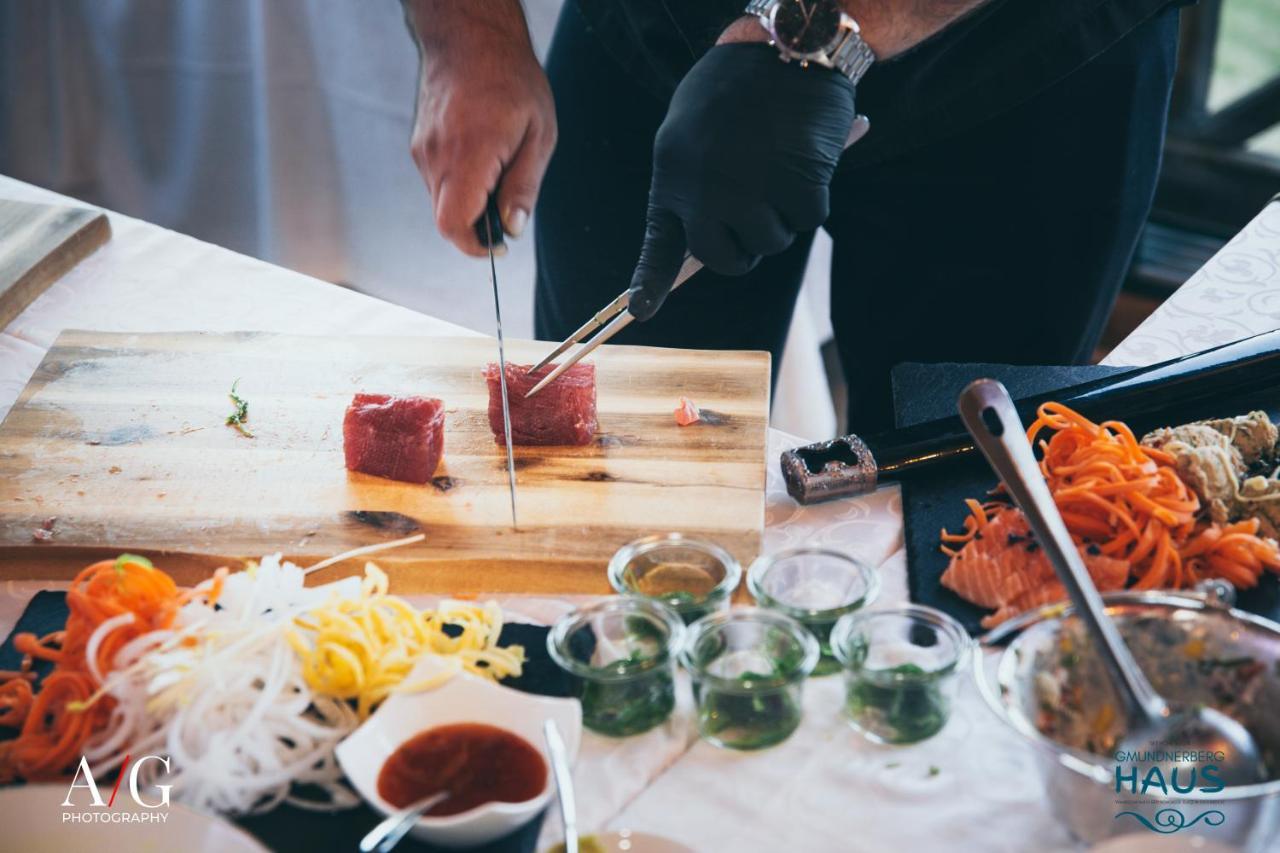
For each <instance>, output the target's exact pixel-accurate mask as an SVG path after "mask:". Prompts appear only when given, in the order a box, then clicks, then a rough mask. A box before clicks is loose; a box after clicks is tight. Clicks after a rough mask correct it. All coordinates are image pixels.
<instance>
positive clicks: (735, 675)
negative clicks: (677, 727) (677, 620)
mask: <svg viewBox="0 0 1280 853" xmlns="http://www.w3.org/2000/svg"><path fill="white" fill-rule="evenodd" d="M680 662H681V663H682V664H683V665H684V667H685V669H687V670H688V671H689V675H690V676H691V678H692V680H693V697H694V701H695V703H696V705H697V713H698V734H700V735H701V736H702V737H703V738H704V739H706V740H707V741H709V742H710V743H712V744H715V745H716V746H721V747H727V748H729V749H761V748H763V747H766V746H773V745H774V744H776V743H781V742H782V741H784V740H786V739H787V738H788V737H790V736H791V733H792V732H794V731H795V730H796V728H797V727H799V725H800V720H801V717H802V716H803V713H804V712H803V708H802V706H801V695H802V691H803V689H804V680H805V678H807V677H808V676H809V673H810V672H812V671H813V667H814V665H815V664H817V662H818V642H817V640H815V639H814V638H813V635H812V634H811V633H809V631H808V630H807V629H806V628H805V627H804V626H803V625H801V624H800V623H799V622H797V621H795V620H794V619H791V618H790V617H788V616H784V615H782V614H781V613H775V612H773V611H770V610H763V609H761V608H759V607H734V608H732V609H730V610H726V611H722V612H720V613H713V614H711V615H710V616H704V617H703V618H701V619H699V620H698V621H697V622H695V623H693V624H692V625H690V626H689V635H688V637H687V638H686V640H685V644H684V648H683V651H682V652H681V654H680Z"/></svg>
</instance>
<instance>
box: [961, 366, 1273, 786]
mask: <svg viewBox="0 0 1280 853" xmlns="http://www.w3.org/2000/svg"><path fill="white" fill-rule="evenodd" d="M959 407H960V417H961V419H962V420H963V421H964V424H965V427H966V428H967V429H968V430H969V433H970V434H971V435H972V436H973V439H974V441H975V442H976V443H977V445H978V447H979V448H980V449H981V450H982V453H983V455H984V456H986V457H987V461H988V462H990V463H991V467H992V468H994V469H995V471H996V473H997V474H999V475H1000V479H1001V480H1003V481H1004V484H1005V487H1006V488H1007V489H1008V490H1009V494H1011V495H1012V496H1013V500H1014V502H1015V503H1017V505H1018V508H1019V509H1021V510H1022V514H1023V515H1025V516H1026V518H1027V523H1028V524H1029V525H1030V526H1031V529H1032V531H1034V533H1035V535H1036V538H1037V539H1038V540H1039V544H1040V547H1042V548H1044V552H1045V555H1046V556H1047V557H1048V558H1049V562H1050V563H1052V564H1053V568H1054V570H1055V571H1056V572H1057V573H1058V578H1059V580H1061V581H1062V585H1063V586H1065V587H1066V588H1067V592H1068V593H1069V594H1070V596H1071V601H1072V603H1073V604H1074V605H1075V609H1076V613H1077V614H1078V615H1079V617H1080V620H1081V621H1082V622H1083V623H1084V626H1085V628H1086V629H1087V630H1088V632H1089V635H1090V636H1091V637H1092V639H1093V641H1094V643H1095V646H1096V648H1097V650H1098V653H1099V654H1100V655H1101V658H1102V662H1103V664H1104V665H1105V667H1106V669H1107V672H1108V673H1110V675H1111V683H1112V685H1113V686H1114V687H1115V690H1116V695H1117V696H1118V697H1119V699H1120V702H1121V704H1122V705H1123V706H1124V712H1125V716H1126V721H1127V723H1128V726H1127V732H1128V733H1127V734H1126V735H1125V737H1124V739H1123V740H1122V741H1121V742H1120V744H1119V745H1117V747H1116V750H1117V751H1136V752H1143V751H1147V752H1150V751H1164V752H1172V751H1177V752H1181V753H1184V754H1186V753H1195V752H1201V753H1203V752H1204V751H1209V752H1213V753H1215V754H1218V755H1220V756H1221V758H1223V759H1225V760H1216V761H1213V762H1212V763H1214V764H1216V765H1217V768H1218V775H1219V776H1220V777H1221V779H1222V782H1223V783H1224V784H1226V785H1232V786H1235V785H1252V784H1256V783H1259V782H1263V781H1266V779H1267V768H1266V765H1265V763H1264V762H1263V761H1262V757H1261V753H1260V752H1259V750H1258V745H1257V743H1256V742H1255V741H1254V739H1253V737H1252V736H1251V735H1250V734H1249V731H1248V730H1247V729H1246V728H1245V727H1244V726H1242V725H1240V724H1239V723H1238V722H1236V721H1235V720H1233V719H1231V718H1230V717H1228V716H1227V715H1226V714H1223V713H1221V712H1219V711H1215V710H1213V709H1212V708H1205V707H1192V708H1184V709H1179V710H1174V709H1173V708H1171V707H1170V706H1169V703H1168V702H1166V701H1165V700H1164V698H1163V697H1161V696H1160V694H1158V693H1156V691H1155V689H1154V688H1153V687H1152V686H1151V682H1150V681H1148V680H1147V677H1146V675H1144V674H1143V672H1142V670H1141V669H1140V668H1139V667H1138V663H1137V661H1135V660H1134V659H1133V655H1132V653H1131V652H1130V651H1129V648H1128V646H1126V645H1125V644H1124V640H1123V639H1121V637H1120V632H1119V631H1118V630H1117V629H1116V626H1115V623H1114V622H1112V621H1111V619H1110V617H1108V616H1107V612H1106V606H1105V605H1104V604H1103V602H1102V596H1100V595H1099V594H1098V590H1097V587H1095V586H1094V584H1093V578H1092V577H1090V576H1089V572H1088V570H1087V569H1086V568H1085V565H1084V560H1082V559H1081V557H1080V552H1079V551H1078V550H1077V549H1076V546H1075V544H1074V543H1073V542H1072V541H1071V534H1070V533H1069V532H1068V531H1067V526H1066V524H1065V523H1064V522H1063V520H1062V516H1061V515H1060V514H1059V513H1058V507H1057V505H1056V504H1055V503H1054V501H1053V496H1052V495H1051V494H1050V493H1049V487H1048V484H1046V483H1045V481H1044V476H1043V475H1042V474H1041V472H1040V467H1039V465H1037V464H1036V458H1035V452H1034V451H1033V450H1032V449H1031V443H1030V442H1028V441H1027V438H1026V432H1025V431H1024V430H1023V428H1022V421H1021V419H1020V418H1019V417H1018V412H1017V409H1016V408H1015V407H1014V404H1013V400H1012V399H1010V397H1009V392H1008V391H1006V390H1005V387H1004V386H1003V385H1001V384H1000V383H999V382H997V381H995V380H994V379H979V380H978V381H976V382H973V383H971V384H970V385H969V387H967V388H966V389H965V390H964V392H963V393H962V394H961V395H960V403H959ZM1135 763H1137V764H1147V763H1151V762H1135ZM1156 763H1159V764H1161V765H1163V766H1166V767H1171V768H1172V767H1178V766H1184V765H1185V766H1187V768H1188V770H1190V769H1192V768H1194V767H1196V766H1197V765H1202V764H1205V763H1208V762H1199V761H1195V760H1191V761H1185V762H1173V761H1169V762H1156ZM1183 778H1184V779H1185V778H1186V777H1185V776H1184V777H1183Z"/></svg>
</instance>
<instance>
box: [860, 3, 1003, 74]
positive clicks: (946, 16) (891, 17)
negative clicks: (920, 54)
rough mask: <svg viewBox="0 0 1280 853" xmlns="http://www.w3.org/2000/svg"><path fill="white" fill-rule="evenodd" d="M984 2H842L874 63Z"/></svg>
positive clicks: (900, 50) (949, 24)
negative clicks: (874, 58)
mask: <svg viewBox="0 0 1280 853" xmlns="http://www.w3.org/2000/svg"><path fill="white" fill-rule="evenodd" d="M986 2H987V0H842V3H841V5H843V6H844V8H845V11H846V12H848V13H849V15H850V16H851V17H852V18H853V19H854V20H855V21H857V22H858V26H859V27H860V28H861V30H862V38H863V40H864V41H865V42H866V43H867V45H868V46H870V48H871V50H872V51H874V52H875V55H876V58H877V59H882V60H883V59H890V58H891V57H894V56H897V55H898V54H900V53H903V52H904V51H907V50H910V49H911V48H913V47H915V46H916V45H918V44H919V43H920V42H922V41H924V40H925V39H927V38H929V37H930V36H933V35H935V34H937V33H939V32H941V31H942V30H945V29H946V28H947V27H949V26H951V25H952V24H954V23H955V22H956V21H958V20H960V19H961V18H963V17H964V16H965V15H967V14H968V13H970V12H972V11H973V10H974V9H976V8H978V7H979V6H981V5H983V4H984V3H986Z"/></svg>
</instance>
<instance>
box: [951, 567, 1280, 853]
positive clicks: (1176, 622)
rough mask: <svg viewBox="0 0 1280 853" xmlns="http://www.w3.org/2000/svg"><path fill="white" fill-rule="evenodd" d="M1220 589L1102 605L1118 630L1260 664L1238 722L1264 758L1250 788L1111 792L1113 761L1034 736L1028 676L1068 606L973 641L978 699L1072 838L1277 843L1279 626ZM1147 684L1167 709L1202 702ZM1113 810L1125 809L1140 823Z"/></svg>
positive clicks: (1151, 654)
mask: <svg viewBox="0 0 1280 853" xmlns="http://www.w3.org/2000/svg"><path fill="white" fill-rule="evenodd" d="M1229 591H1230V590H1229V587H1227V588H1226V590H1225V592H1226V593H1227V594H1226V595H1224V591H1221V590H1220V591H1218V592H1210V593H1205V594H1197V593H1170V592H1159V591H1148V592H1133V591H1129V592H1121V593H1112V594H1109V595H1106V596H1104V599H1105V600H1106V602H1107V612H1108V613H1109V614H1110V615H1111V618H1112V619H1114V620H1116V622H1117V624H1118V625H1119V627H1120V628H1121V630H1122V632H1126V633H1127V632H1128V631H1131V630H1133V631H1146V630H1157V629H1161V626H1164V628H1168V629H1172V628H1182V629H1185V630H1187V631H1188V632H1194V633H1195V635H1196V636H1199V637H1203V638H1205V639H1206V641H1208V642H1210V643H1211V644H1212V647H1213V649H1214V651H1215V655H1223V656H1225V655H1233V656H1238V657H1244V656H1249V657H1252V658H1254V659H1256V660H1260V661H1263V662H1264V663H1265V665H1266V666H1265V673H1264V674H1263V676H1261V677H1262V678H1263V679H1264V681H1263V685H1262V688H1261V690H1260V691H1259V694H1258V695H1257V696H1255V697H1253V701H1251V702H1250V703H1249V704H1248V705H1247V707H1246V708H1245V709H1243V711H1242V713H1241V716H1242V719H1241V722H1242V723H1244V724H1245V725H1246V726H1247V727H1248V728H1249V730H1250V731H1251V732H1252V733H1253V735H1254V737H1255V738H1257V739H1258V741H1259V745H1260V746H1261V747H1262V749H1263V751H1264V753H1267V754H1268V755H1269V759H1270V768H1269V769H1270V773H1271V776H1272V781H1269V782H1266V783H1263V784H1260V785H1249V786H1241V787H1234V788H1233V787H1228V788H1226V789H1225V790H1222V791H1220V792H1217V793H1212V794H1209V793H1203V792H1201V791H1199V790H1194V791H1192V792H1190V793H1188V794H1177V793H1175V792H1172V791H1171V792H1170V794H1169V795H1167V796H1166V795H1163V794H1160V793H1155V792H1148V793H1147V794H1141V793H1139V794H1137V795H1133V794H1130V793H1129V792H1127V791H1126V792H1125V793H1123V794H1117V793H1116V790H1115V773H1116V768H1117V763H1116V760H1115V757H1114V756H1106V757H1104V756H1101V755H1097V754H1094V753H1091V752H1088V751H1085V750H1084V749H1078V748H1073V747H1071V746H1067V745H1064V744H1062V743H1059V742H1057V741H1055V740H1053V739H1051V738H1049V737H1047V736H1045V735H1044V734H1042V733H1041V731H1040V730H1039V728H1037V725H1036V717H1037V715H1038V713H1039V711H1040V708H1039V702H1040V698H1039V696H1038V693H1037V690H1036V679H1037V677H1038V676H1040V675H1041V674H1042V673H1045V672H1048V670H1049V667H1048V666H1046V661H1047V660H1050V659H1056V657H1054V658H1050V655H1051V654H1052V655H1056V654H1057V653H1056V652H1054V651H1053V650H1055V649H1057V648H1058V647H1059V637H1060V634H1061V631H1062V629H1063V627H1064V622H1065V621H1067V620H1069V621H1071V622H1074V621H1075V618H1074V616H1072V615H1070V609H1069V608H1067V607H1065V606H1063V607H1053V608H1044V609H1042V610H1040V611H1036V612H1032V613H1028V614H1024V615H1022V616H1020V617H1018V618H1016V619H1013V620H1010V621H1009V622H1007V623H1005V624H1003V625H1001V626H999V627H998V628H996V629H995V630H993V631H992V632H991V633H989V634H987V635H986V636H985V637H983V638H982V640H981V643H980V644H979V647H978V651H977V656H978V660H977V666H975V668H974V669H975V673H976V675H977V681H978V687H979V689H980V691H981V693H982V696H983V698H984V699H985V700H986V703H987V705H988V706H989V707H990V708H991V710H992V711H994V712H995V713H996V715H997V716H999V717H1000V718H1001V719H1003V720H1004V721H1005V722H1006V723H1007V724H1008V725H1009V726H1011V727H1012V728H1013V730H1014V731H1015V732H1017V733H1018V734H1019V735H1020V736H1021V737H1022V738H1023V739H1024V740H1025V741H1026V742H1027V743H1028V744H1029V745H1030V746H1031V747H1032V748H1033V750H1034V752H1035V755H1036V759H1037V764H1038V766H1039V769H1040V772H1041V776H1042V779H1043V782H1044V787H1045V795H1046V797H1047V800H1048V804H1049V806H1050V808H1051V809H1052V810H1053V812H1054V814H1055V815H1056V816H1057V818H1058V819H1059V820H1060V821H1061V822H1062V823H1063V825H1064V826H1066V828H1067V829H1068V830H1069V831H1070V832H1071V833H1072V834H1073V835H1075V836H1076V837H1077V838H1078V839H1080V840H1081V841H1084V842H1086V843H1088V844H1096V843H1098V842H1101V841H1103V840H1105V839H1107V838H1111V837H1114V836H1120V835H1129V834H1132V833H1134V832H1146V831H1148V830H1150V831H1151V832H1152V833H1153V834H1154V833H1160V834H1165V835H1173V834H1174V833H1177V834H1178V835H1179V836H1180V837H1190V836H1200V837H1204V838H1207V839H1212V840H1213V841H1216V842H1220V843H1225V844H1230V845H1232V846H1234V847H1236V848H1238V849H1241V850H1247V851H1255V850H1256V851H1262V850H1274V849H1275V846H1276V845H1277V844H1278V843H1280V767H1278V766H1276V764H1277V763H1280V762H1278V761H1277V760H1276V757H1277V756H1280V625H1277V624H1276V623H1274V622H1271V621H1269V620H1267V619H1263V618H1261V617H1259V616H1255V615H1253V614H1250V613H1245V612H1242V611H1239V610H1234V609H1232V608H1231V607H1230V606H1229V600H1230V596H1229ZM1153 617H1154V618H1153ZM1005 643H1007V646H1004V648H1003V650H1000V647H1001V646H1003V645H1004V644H1005ZM1134 653H1135V657H1137V659H1138V662H1139V663H1140V664H1141V665H1142V667H1143V669H1144V671H1146V672H1147V673H1148V675H1153V674H1154V672H1155V670H1156V669H1158V667H1159V660H1158V659H1157V658H1158V654H1159V653H1158V652H1156V651H1155V650H1153V649H1146V650H1144V649H1143V648H1136V649H1135V650H1134ZM1181 653H1183V654H1184V655H1185V652H1181ZM1172 654H1173V652H1172V651H1170V652H1169V655H1170V659H1172ZM1153 681H1156V682H1157V683H1156V685H1155V686H1156V688H1157V689H1158V690H1160V691H1161V692H1162V693H1164V694H1165V695H1166V696H1167V697H1168V698H1169V699H1170V700H1172V701H1174V702H1175V703H1177V702H1194V701H1197V700H1199V699H1202V698H1203V697H1195V696H1188V695H1181V694H1180V693H1179V691H1178V689H1177V685H1176V684H1160V683H1159V679H1158V678H1153ZM1106 689H1109V685H1107V687H1106ZM1186 692H1187V691H1183V693H1184V694H1185V693H1186ZM1122 800H1123V803H1122V802H1120V801H1122ZM1121 812H1133V813H1135V814H1136V815H1140V816H1141V818H1142V819H1145V822H1143V820H1140V819H1139V817H1136V816H1134V815H1122V814H1120V813H1121ZM1193 821H1194V822H1193ZM1148 823H1149V824H1150V826H1149V827H1148V826H1147V825H1146V824H1148ZM1179 827H1181V828H1179Z"/></svg>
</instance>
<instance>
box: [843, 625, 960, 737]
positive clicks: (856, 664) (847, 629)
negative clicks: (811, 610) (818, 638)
mask: <svg viewBox="0 0 1280 853" xmlns="http://www.w3.org/2000/svg"><path fill="white" fill-rule="evenodd" d="M831 646H832V648H833V650H834V651H835V655H836V657H837V658H838V659H839V660H840V663H841V665H842V666H843V667H844V672H845V714H846V715H847V716H848V718H849V721H850V723H852V724H853V727H854V728H855V729H857V730H858V731H860V732H861V733H862V734H863V735H865V736H866V737H867V738H869V739H870V740H873V741H875V742H877V743H891V744H905V743H916V742H918V741H922V740H926V739H928V738H931V737H933V736H934V735H935V734H937V733H938V732H940V731H941V730H942V728H943V726H945V725H946V724H947V719H948V718H949V717H950V716H951V705H952V702H953V701H954V699H955V692H956V683H957V675H958V674H959V673H960V672H961V671H963V670H964V668H965V667H966V666H968V663H969V657H970V654H971V650H972V641H971V640H970V639H969V635H968V634H967V633H965V630H964V628H963V626H961V625H960V623H959V622H957V621H956V620H954V619H952V618H951V617H950V616H948V615H947V614H945V613H943V612H941V611H939V610H934V609H933V608H932V607H923V606H920V605H915V604H911V605H906V606H904V607H899V608H894V609H891V610H864V611H860V612H858V613H851V614H849V615H848V616H844V617H841V619H840V621H839V622H837V623H836V626H835V628H834V629H833V630H832V632H831Z"/></svg>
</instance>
